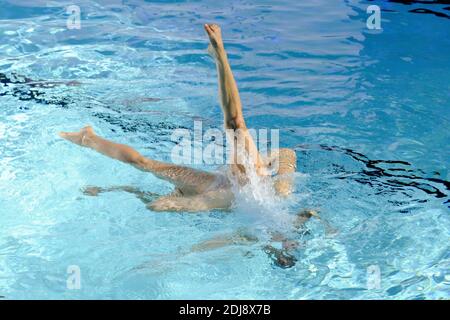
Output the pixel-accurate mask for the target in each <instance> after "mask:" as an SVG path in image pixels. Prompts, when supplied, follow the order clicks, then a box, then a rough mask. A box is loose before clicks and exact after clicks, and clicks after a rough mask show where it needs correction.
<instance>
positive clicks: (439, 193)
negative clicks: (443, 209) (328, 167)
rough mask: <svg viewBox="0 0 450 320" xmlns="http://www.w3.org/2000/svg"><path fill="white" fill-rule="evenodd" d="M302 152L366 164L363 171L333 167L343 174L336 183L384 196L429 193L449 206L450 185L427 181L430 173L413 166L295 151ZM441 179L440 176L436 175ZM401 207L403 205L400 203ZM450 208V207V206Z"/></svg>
mask: <svg viewBox="0 0 450 320" xmlns="http://www.w3.org/2000/svg"><path fill="white" fill-rule="evenodd" d="M295 149H296V150H297V151H300V152H308V151H313V150H323V151H330V152H338V153H341V154H344V155H346V156H349V157H351V158H352V159H353V160H356V161H357V162H359V163H360V164H362V169H360V171H359V172H358V171H356V172H354V171H347V169H345V168H344V167H343V166H341V165H339V164H337V163H333V164H332V165H333V166H335V167H338V168H339V170H340V171H341V172H343V173H347V174H345V175H342V176H338V177H336V179H350V180H353V181H355V182H357V183H361V184H366V185H369V186H370V187H372V188H374V189H376V190H377V193H376V194H384V193H387V192H392V191H394V192H401V193H403V194H404V195H406V196H407V197H410V196H409V195H408V193H407V192H406V190H407V189H408V188H413V189H417V190H420V191H422V192H424V193H426V194H427V195H429V196H432V197H434V198H437V199H443V200H445V201H444V202H443V203H444V204H449V203H450V199H448V198H449V192H448V191H450V181H446V180H443V179H440V178H436V177H427V176H426V173H425V172H424V171H423V170H421V169H413V168H412V165H411V164H410V163H409V162H407V161H402V160H372V159H369V158H368V157H367V156H365V155H364V154H362V153H359V152H356V151H354V150H351V149H348V148H341V147H337V146H327V145H299V146H297V147H296V148H295ZM435 175H438V173H435ZM427 201H428V200H426V199H420V200H419V199H417V200H416V202H420V203H424V202H427ZM399 204H400V203H399ZM449 208H450V206H449Z"/></svg>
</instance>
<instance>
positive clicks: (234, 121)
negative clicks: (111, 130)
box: [204, 24, 267, 175]
mask: <svg viewBox="0 0 450 320" xmlns="http://www.w3.org/2000/svg"><path fill="white" fill-rule="evenodd" d="M204 27H205V31H206V33H207V34H208V36H209V40H210V46H209V47H208V51H209V52H210V53H211V54H212V55H213V57H214V58H215V60H216V67H217V74H218V82H219V97H220V102H221V106H222V111H223V115H224V125H225V129H226V130H227V135H228V137H229V140H231V141H232V143H233V152H234V157H233V158H234V163H233V165H232V167H233V169H234V170H237V171H239V172H243V173H245V167H244V166H243V163H242V161H241V160H240V159H239V154H240V152H239V151H240V150H237V148H239V147H241V146H243V147H244V148H245V153H246V155H247V156H248V157H249V158H250V160H251V161H252V163H253V164H254V166H255V169H256V171H257V173H258V174H260V175H266V174H267V173H266V170H265V167H264V163H263V161H262V159H261V156H260V154H259V152H258V149H257V147H256V145H255V142H254V141H253V139H252V136H251V135H250V133H249V132H248V130H247V126H246V125H245V121H244V116H243V114H242V104H241V98H240V96H239V91H238V87H237V84H236V81H235V79H234V76H233V72H232V71H231V66H230V64H229V62H228V57H227V53H226V51H225V47H224V45H223V41H222V34H221V30H220V27H219V26H218V25H217V24H205V26H204Z"/></svg>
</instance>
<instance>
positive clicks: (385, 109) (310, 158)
mask: <svg viewBox="0 0 450 320" xmlns="http://www.w3.org/2000/svg"><path fill="white" fill-rule="evenodd" d="M225 3H226V4H225ZM72 4H76V5H78V6H79V7H80V11H81V29H67V27H66V21H67V19H68V14H67V13H66V7H67V6H69V5H72ZM371 4H378V5H380V6H381V8H382V12H381V17H382V24H381V26H382V30H369V29H368V28H367V26H366V19H367V17H368V14H367V13H366V8H367V7H368V5H371ZM0 8H1V10H0V73H1V74H3V75H6V76H8V77H9V78H11V77H13V75H14V74H17V75H21V76H25V77H28V78H30V79H33V80H40V79H41V80H42V79H45V80H52V81H62V80H64V81H70V80H76V81H79V82H80V83H81V85H77V86H56V87H54V88H39V90H38V92H37V93H36V92H34V93H33V92H30V91H29V89H30V88H29V87H27V86H26V85H21V84H12V83H9V84H7V83H6V82H7V81H6V80H5V81H4V83H2V87H1V89H0V90H1V91H0V92H1V93H0V296H2V297H3V298H6V299H24V298H32V299H37V298H53V299H80V298H81V299H94V298H122V299H130V298H139V299H140V298H143V299H164V298H166V299H184V298H189V299H201V298H209V299H214V298H217V299H221V298H250V299H253V298H258V299H372V298H383V299H448V298H450V294H449V293H450V251H449V236H450V232H449V229H450V215H449V213H450V212H449V207H450V203H449V199H450V183H449V181H450V171H449V166H450V152H449V151H450V149H449V145H450V130H449V128H450V56H449V53H450V19H449V18H448V16H450V11H449V6H445V5H438V4H435V5H427V4H409V5H405V4H401V3H391V2H386V1H369V2H366V1H357V0H347V1H344V0H335V1H329V0H317V1H296V0H284V1H280V0H277V1H254V0H248V1H238V0H232V1H226V2H225V1H223V2H221V3H218V1H213V0H208V1H181V0H180V1H138V0H129V1H114V0H104V1H100V0H97V1H93V0H77V1H58V2H56V1H44V0H33V1H31V0H20V1H19V0H8V1H6V0H0ZM420 9H427V10H431V11H432V12H431V11H427V10H420ZM433 12H434V13H436V14H433ZM205 22H217V23H219V24H221V26H222V29H223V32H224V39H225V43H226V48H227V49H228V51H229V58H230V62H231V64H232V67H233V70H234V72H235V76H236V79H237V81H238V84H239V87H240V91H241V96H242V100H243V104H244V113H245V116H246V119H247V124H248V126H249V127H252V128H276V129H280V143H281V145H282V146H284V147H293V148H295V150H296V151H297V156H298V171H299V173H298V174H297V175H296V180H295V184H296V191H295V193H294V194H293V196H292V197H291V199H289V200H286V201H285V202H283V203H275V204H273V203H270V201H267V203H264V202H262V203H261V202H260V201H256V200H255V199H252V197H251V196H242V197H238V203H236V208H235V210H233V211H231V212H225V213H224V212H219V211H212V212H209V213H198V214H174V213H155V212H151V211H149V210H147V209H146V207H145V205H144V204H143V203H142V202H140V201H139V200H138V199H137V198H136V197H134V196H133V195H131V194H128V193H121V192H112V193H105V194H102V195H100V196H98V197H88V196H85V195H84V194H83V193H82V192H81V191H80V189H81V188H82V187H84V186H86V185H94V186H102V187H108V186H114V185H131V186H135V187H138V188H141V189H142V190H147V191H150V192H155V193H158V194H165V193H168V192H170V190H171V186H170V185H169V184H167V183H166V182H163V181H161V180H158V179H156V178H155V177H153V176H151V175H150V174H144V173H142V172H140V171H137V170H135V169H133V168H132V167H130V166H127V165H124V164H122V163H119V162H115V161H112V160H110V159H108V158H106V157H103V156H101V155H99V154H96V153H94V152H93V151H89V150H86V149H81V148H79V147H76V146H74V145H71V144H69V143H67V142H66V141H63V140H61V139H59V138H58V136H57V133H58V131H60V130H77V129H79V128H80V127H82V126H84V125H85V124H91V125H93V126H94V128H95V129H96V131H97V132H98V133H99V134H101V135H103V136H105V137H107V138H109V139H113V140H117V141H119V142H122V143H126V144H130V145H132V146H134V147H136V148H137V149H138V150H140V151H141V152H142V153H143V154H145V155H146V156H148V157H152V158H155V159H158V160H164V161H169V160H170V151H171V148H172V147H173V145H174V143H173V142H172V141H171V139H170V137H171V132H172V130H173V129H176V128H188V129H191V128H192V127H193V122H194V120H202V121H203V126H204V127H205V129H207V128H208V127H214V128H216V127H221V125H222V115H221V111H220V108H219V105H218V100H217V92H216V90H217V88H216V86H217V85H216V74H215V68H214V65H213V62H212V60H211V59H210V58H209V57H208V56H207V55H206V51H205V48H206V45H207V39H206V36H205V34H204V31H203V29H202V24H203V23H205ZM200 167H201V168H203V169H207V170H213V169H214V168H212V167H208V166H206V165H205V166H200ZM253 187H254V188H258V187H257V186H253ZM301 208H318V209H320V214H321V216H322V218H323V219H324V220H326V221H328V223H329V224H330V225H331V226H332V227H333V229H335V230H336V231H337V232H332V233H330V232H327V230H326V228H324V224H323V223H322V222H320V221H318V220H317V219H311V220H310V221H309V222H308V223H307V228H308V230H309V233H308V234H307V235H304V236H301V237H300V236H299V239H298V240H300V241H301V242H302V247H301V248H300V249H299V250H297V251H296V252H295V256H296V258H297V259H298V262H297V264H296V265H295V266H294V267H292V268H288V269H282V268H280V267H278V266H276V265H274V263H273V261H272V260H271V259H270V258H269V257H268V256H267V254H266V253H265V252H264V251H263V250H262V246H263V245H264V243H256V244H255V243H252V244H249V245H244V246H229V247H225V248H222V249H217V250H212V251H209V252H196V253H190V252H189V251H190V248H191V247H192V246H193V245H195V244H197V243H199V242H201V241H204V240H207V239H210V238H212V237H214V236H217V235H222V234H227V233H231V232H233V231H235V230H236V229H238V228H242V227H243V224H245V223H249V222H248V221H252V219H242V217H246V216H248V215H250V216H253V217H254V216H258V215H260V214H265V215H271V216H272V217H275V218H276V217H277V215H278V214H280V212H284V213H286V212H288V214H294V213H295V212H298V211H299V210H300V209H301ZM244 227H245V226H244ZM246 227H251V226H246ZM69 266H77V267H78V268H79V270H80V271H81V278H80V279H81V288H80V289H73V287H70V286H69V287H68V286H67V280H68V278H70V276H71V274H68V268H69ZM378 273H379V275H380V277H377V274H378ZM374 277H375V278H374ZM374 279H375V282H373V281H374ZM371 281H372V282H371ZM368 282H369V283H368ZM373 283H375V284H376V285H371V284H373ZM368 284H369V285H368Z"/></svg>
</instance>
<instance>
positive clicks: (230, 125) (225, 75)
mask: <svg viewBox="0 0 450 320" xmlns="http://www.w3.org/2000/svg"><path fill="white" fill-rule="evenodd" d="M204 28H205V31H206V33H207V34H208V37H209V42H210V43H209V46H208V52H209V53H210V54H211V56H213V58H214V60H215V63H216V68H217V73H218V82H219V98H220V103H221V107H222V111H223V115H224V127H225V129H230V130H232V132H234V134H235V137H236V138H237V139H242V140H240V141H245V153H246V154H247V155H248V156H249V158H250V159H251V162H250V163H251V164H252V165H253V166H254V170H255V171H256V173H257V174H258V175H260V176H267V177H268V178H270V179H273V186H274V189H275V191H276V192H277V194H278V195H280V196H288V195H289V194H290V193H291V192H292V186H293V181H292V174H293V173H294V172H295V169H296V154H295V151H294V150H292V149H278V150H275V151H272V152H271V154H270V155H269V156H268V157H267V158H263V157H262V156H261V155H260V154H259V152H258V150H257V147H256V145H255V142H254V141H253V139H252V137H251V135H250V133H249V131H248V130H247V126H246V125H245V121H244V116H243V112H242V105H241V99H240V97H239V91H238V88H237V85H236V81H235V80H234V77H233V73H232V71H231V67H230V64H229V62H228V58H227V53H226V51H225V48H224V44H223V41H222V34H221V30H220V27H219V26H218V25H217V24H205V25H204ZM60 136H61V137H62V138H64V139H66V140H69V141H71V142H73V143H75V144H78V145H80V146H83V147H87V148H90V149H93V150H95V151H97V152H100V153H102V154H104V155H106V156H108V157H111V158H113V159H117V160H119V161H122V162H125V163H128V164H131V165H132V166H134V167H136V168H137V169H139V170H142V171H145V172H150V173H152V174H153V175H155V176H156V177H158V178H160V179H163V180H166V181H168V182H170V183H172V184H173V185H174V186H175V190H174V191H173V192H172V193H170V194H169V195H165V196H161V197H158V198H156V199H154V200H151V201H148V204H147V206H148V208H149V209H151V210H153V211H188V212H198V211H207V210H211V209H225V210H226V209H229V208H230V207H231V205H232V203H233V200H234V197H233V193H232V191H231V182H230V181H229V179H228V178H227V176H226V175H224V174H220V173H212V172H207V171H201V170H196V169H193V168H189V167H185V166H179V165H175V164H171V163H164V162H161V161H157V160H153V159H149V158H146V157H144V156H142V155H141V154H140V153H139V152H138V151H136V150H134V149H133V148H132V147H130V146H127V145H124V144H120V143H116V142H113V141H109V140H106V139H104V138H102V137H100V136H98V135H96V134H95V132H94V130H93V129H92V128H91V127H90V126H87V127H84V128H83V129H81V130H80V131H79V132H61V133H60ZM234 140H235V141H236V139H234ZM233 157H234V158H235V159H236V158H237V151H236V143H235V146H234V154H233ZM275 162H276V166H274V163H275ZM273 167H276V168H277V171H276V172H275V176H274V177H271V176H270V177H269V174H268V172H269V169H270V168H273ZM229 170H230V172H231V176H233V177H235V178H236V179H237V181H239V182H240V183H241V184H243V183H245V181H246V169H245V167H244V166H243V165H241V164H238V163H237V161H234V164H231V165H229ZM122 190H124V191H128V192H131V193H134V194H136V195H137V196H138V197H140V198H141V199H144V198H145V193H143V192H141V191H138V190H134V189H133V188H130V187H123V188H122ZM102 191H105V190H102V189H100V188H97V189H95V188H94V189H92V188H91V189H87V192H88V193H91V194H92V195H95V194H97V193H99V192H102Z"/></svg>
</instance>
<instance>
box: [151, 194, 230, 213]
mask: <svg viewBox="0 0 450 320" xmlns="http://www.w3.org/2000/svg"><path fill="white" fill-rule="evenodd" d="M233 199H234V197H233V193H232V192H231V190H229V189H225V190H222V189H217V190H214V191H209V192H206V193H202V194H197V195H190V196H184V195H173V194H170V195H168V196H164V197H160V198H158V199H156V200H155V201H153V202H151V203H149V204H148V206H147V207H148V208H149V209H150V210H153V211H174V212H183V211H184V212H201V211H208V210H212V209H220V210H228V209H229V208H230V207H231V205H232V202H233Z"/></svg>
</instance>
